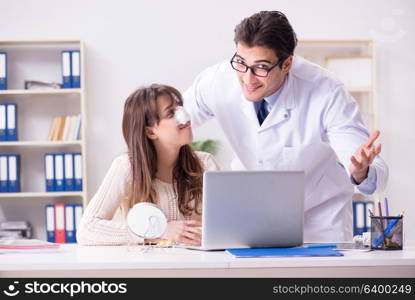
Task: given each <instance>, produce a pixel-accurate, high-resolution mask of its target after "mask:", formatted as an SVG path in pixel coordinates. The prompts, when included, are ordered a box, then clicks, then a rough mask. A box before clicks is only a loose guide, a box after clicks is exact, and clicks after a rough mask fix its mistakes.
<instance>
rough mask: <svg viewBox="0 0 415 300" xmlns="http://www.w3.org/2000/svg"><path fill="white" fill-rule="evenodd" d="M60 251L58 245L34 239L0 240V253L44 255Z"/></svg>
mask: <svg viewBox="0 0 415 300" xmlns="http://www.w3.org/2000/svg"><path fill="white" fill-rule="evenodd" d="M59 249H60V245H59V244H55V243H49V242H45V241H42V240H35V239H3V240H0V254H1V253H44V252H55V251H58V250H59Z"/></svg>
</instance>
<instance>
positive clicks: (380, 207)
mask: <svg viewBox="0 0 415 300" xmlns="http://www.w3.org/2000/svg"><path fill="white" fill-rule="evenodd" d="M378 210H379V217H382V205H381V204H380V201H378Z"/></svg>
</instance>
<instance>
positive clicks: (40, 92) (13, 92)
mask: <svg viewBox="0 0 415 300" xmlns="http://www.w3.org/2000/svg"><path fill="white" fill-rule="evenodd" d="M81 93H82V90H81V89H55V90H1V91H0V95H65V94H66V95H68V94H69V95H70V94H77V95H79V94H81Z"/></svg>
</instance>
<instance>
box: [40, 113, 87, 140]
mask: <svg viewBox="0 0 415 300" xmlns="http://www.w3.org/2000/svg"><path fill="white" fill-rule="evenodd" d="M80 131H81V115H71V116H56V117H54V118H53V119H52V122H51V125H50V128H49V133H48V141H76V140H79V139H80V137H81V133H80Z"/></svg>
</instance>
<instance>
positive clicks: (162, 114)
mask: <svg viewBox="0 0 415 300" xmlns="http://www.w3.org/2000/svg"><path fill="white" fill-rule="evenodd" d="M177 106H178V105H177V103H176V102H175V101H173V99H172V98H171V97H170V96H168V95H161V96H159V97H157V114H158V116H159V118H160V122H159V123H158V124H156V125H154V126H153V127H151V132H152V133H153V135H152V136H150V138H151V139H153V141H154V143H155V145H156V146H157V144H159V145H161V146H167V147H178V148H180V147H181V146H183V145H187V144H190V143H191V142H192V138H193V134H192V128H191V126H190V121H189V122H187V123H186V124H183V125H179V123H178V122H177V121H176V118H175V117H174V113H175V110H176V107H177Z"/></svg>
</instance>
